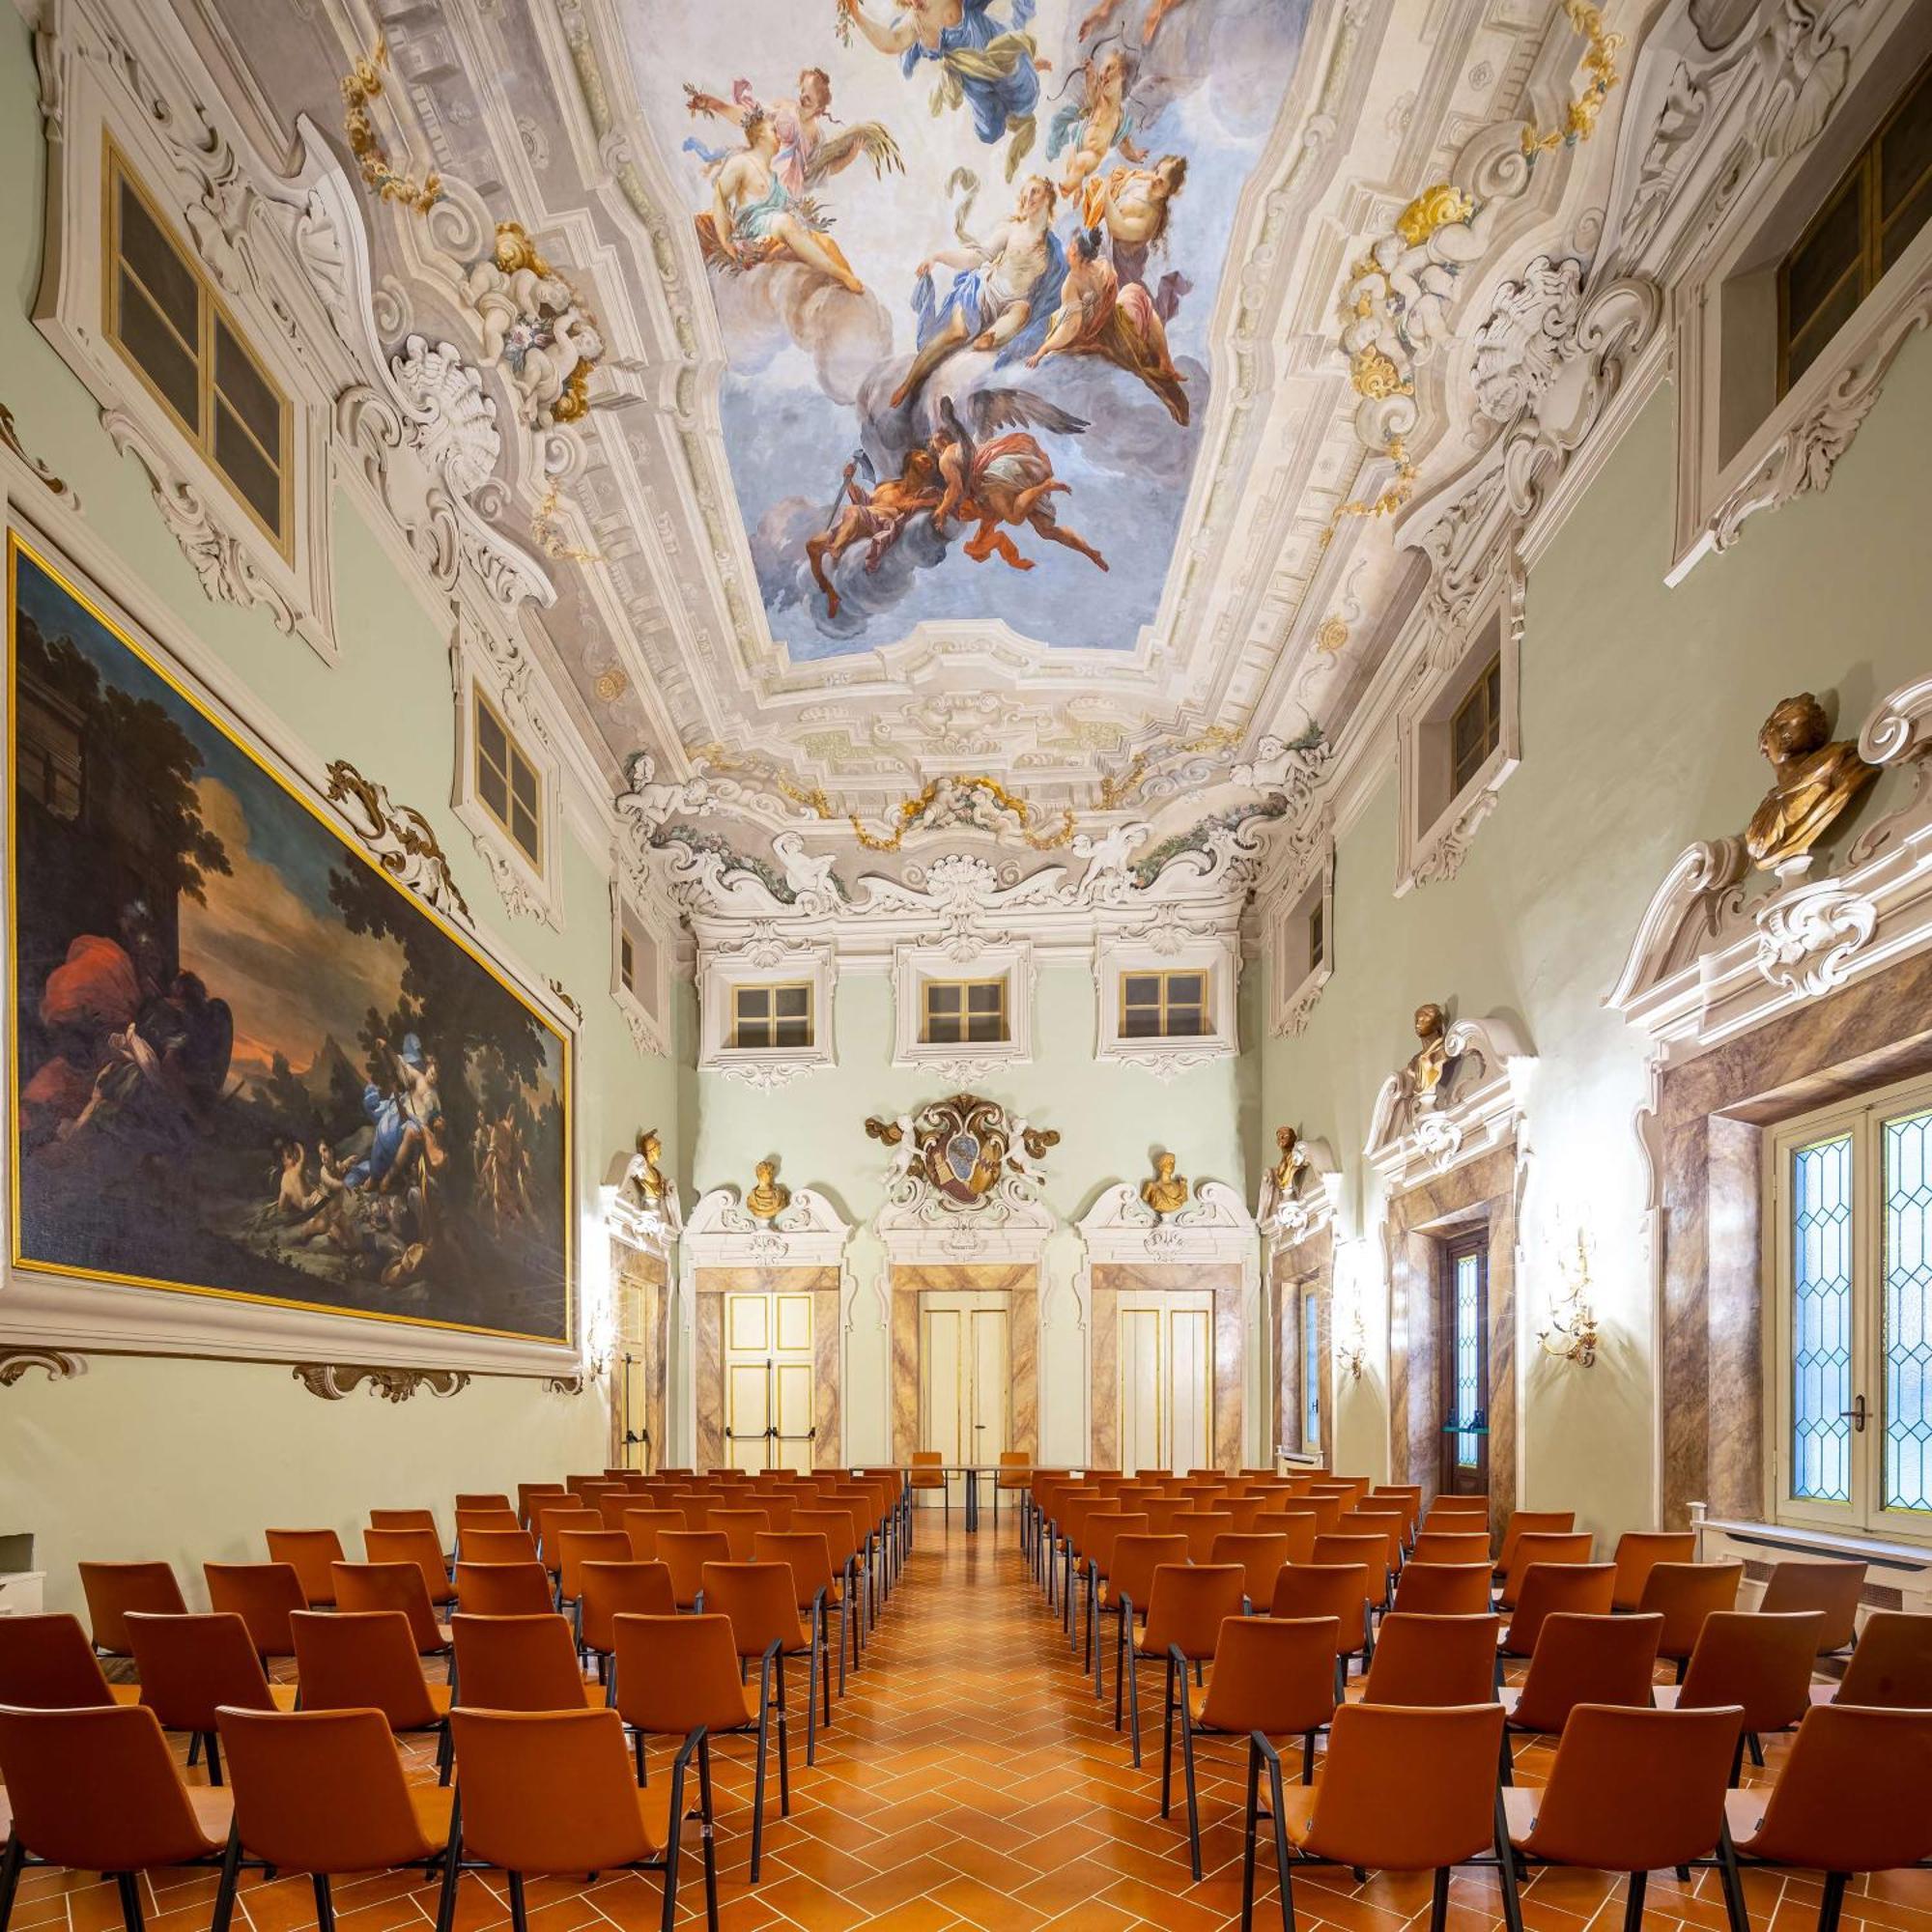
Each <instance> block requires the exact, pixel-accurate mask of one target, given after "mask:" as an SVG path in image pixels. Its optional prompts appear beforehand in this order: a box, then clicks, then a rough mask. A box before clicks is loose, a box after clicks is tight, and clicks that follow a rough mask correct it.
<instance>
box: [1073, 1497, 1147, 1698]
mask: <svg viewBox="0 0 1932 1932" xmlns="http://www.w3.org/2000/svg"><path fill="white" fill-rule="evenodd" d="M1148 1527H1149V1525H1148V1517H1147V1512H1146V1511H1145V1510H1130V1509H1125V1508H1117V1509H1102V1510H1095V1511H1094V1513H1093V1515H1091V1516H1090V1517H1089V1518H1088V1519H1087V1526H1086V1529H1085V1531H1084V1532H1083V1547H1082V1548H1081V1551H1080V1557H1079V1562H1078V1564H1077V1566H1076V1575H1077V1576H1079V1577H1081V1578H1082V1579H1083V1581H1084V1587H1083V1588H1082V1591H1081V1595H1082V1596H1083V1597H1085V1599H1086V1601H1087V1649H1086V1653H1085V1655H1086V1665H1085V1667H1086V1668H1087V1669H1089V1670H1091V1669H1093V1668H1094V1653H1095V1651H1096V1650H1097V1649H1098V1648H1099V1643H1100V1620H1099V1616H1098V1613H1097V1611H1096V1608H1095V1605H1096V1604H1097V1602H1098V1600H1099V1595H1100V1581H1101V1579H1102V1578H1103V1577H1105V1576H1106V1575H1107V1573H1108V1572H1109V1571H1110V1570H1112V1568H1113V1567H1114V1546H1115V1545H1116V1544H1117V1543H1118V1542H1119V1541H1120V1540H1121V1538H1122V1537H1123V1536H1145V1535H1147V1534H1148ZM1073 1648H1074V1649H1075V1650H1078V1649H1079V1648H1080V1619H1079V1617H1078V1616H1077V1615H1076V1616H1075V1617H1074V1619H1073ZM1098 1694H1099V1692H1098V1691H1095V1692H1094V1695H1095V1696H1097V1695H1098Z"/></svg>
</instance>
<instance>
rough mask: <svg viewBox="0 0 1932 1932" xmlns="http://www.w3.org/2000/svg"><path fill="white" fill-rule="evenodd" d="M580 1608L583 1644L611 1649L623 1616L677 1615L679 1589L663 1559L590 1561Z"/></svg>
mask: <svg viewBox="0 0 1932 1932" xmlns="http://www.w3.org/2000/svg"><path fill="white" fill-rule="evenodd" d="M582 1579H583V1596H582V1608H581V1612H580V1617H581V1630H582V1639H583V1647H584V1648H585V1649H586V1650H600V1651H608V1650H610V1649H611V1646H612V1645H613V1644H614V1643H615V1642H616V1635H617V1633H616V1623H615V1620H616V1618H618V1617H619V1616H640V1617H674V1616H675V1615H676V1614H677V1592H676V1591H675V1590H673V1589H672V1588H671V1586H670V1572H669V1571H668V1569H667V1568H666V1567H665V1566H664V1565H663V1564H662V1563H635V1562H631V1561H629V1560H628V1559H627V1560H626V1561H624V1562H622V1563H586V1564H585V1565H584V1566H583V1569H582Z"/></svg>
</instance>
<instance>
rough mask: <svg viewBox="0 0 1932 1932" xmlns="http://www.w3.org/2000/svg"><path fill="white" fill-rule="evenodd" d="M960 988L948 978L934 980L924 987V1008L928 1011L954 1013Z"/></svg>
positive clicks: (957, 1004) (957, 1006)
mask: <svg viewBox="0 0 1932 1932" xmlns="http://www.w3.org/2000/svg"><path fill="white" fill-rule="evenodd" d="M959 993H960V988H959V987H958V986H956V985H954V984H953V983H952V981H950V980H934V981H932V982H931V983H929V984H928V985H927V986H926V989H925V1009H926V1011H927V1012H929V1013H956V1012H957V1011H958V1010H959Z"/></svg>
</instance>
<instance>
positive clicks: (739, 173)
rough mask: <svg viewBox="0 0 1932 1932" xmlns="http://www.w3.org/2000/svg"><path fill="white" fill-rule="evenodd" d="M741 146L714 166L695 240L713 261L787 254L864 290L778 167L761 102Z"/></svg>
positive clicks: (756, 260)
mask: <svg viewBox="0 0 1932 1932" xmlns="http://www.w3.org/2000/svg"><path fill="white" fill-rule="evenodd" d="M744 128H745V146H744V147H743V149H742V150H740V152H739V153H737V154H735V155H733V156H730V158H729V159H727V160H726V161H725V163H724V164H723V165H722V166H721V167H720V168H719V170H718V173H717V175H716V176H715V177H714V178H713V181H712V184H711V195H712V205H711V212H710V213H708V214H700V215H699V216H698V217H697V240H698V245H699V246H700V247H701V248H702V249H703V251H704V259H705V260H706V261H707V262H709V263H711V264H712V265H713V266H715V267H725V266H728V267H730V268H734V269H753V268H757V267H758V266H760V265H761V264H763V263H766V262H777V261H781V260H783V259H784V258H785V257H786V256H790V257H791V259H792V260H793V261H795V262H797V263H799V264H800V265H801V266H802V267H804V268H807V269H810V270H813V272H814V273H817V274H821V275H829V276H830V277H831V278H832V280H834V281H835V282H837V283H838V285H839V287H840V288H842V289H845V290H847V291H849V292H850V293H851V294H853V295H855V296H857V295H864V294H865V292H866V286H865V284H864V283H863V282H862V281H860V279H859V277H858V276H857V275H855V274H854V273H853V272H852V267H851V264H850V263H848V262H847V261H846V259H845V257H844V255H843V253H842V252H841V251H840V249H839V246H838V242H836V241H833V240H832V238H831V237H830V236H829V235H827V234H825V232H824V231H823V229H822V228H820V227H818V226H817V225H816V224H817V222H818V221H819V220H820V216H819V214H818V212H817V210H816V209H815V208H814V207H813V206H812V204H811V203H810V201H809V200H806V199H803V198H801V197H798V196H794V195H793V193H792V192H791V190H790V189H789V188H787V187H786V186H785V185H784V182H783V180H782V178H781V175H780V173H779V168H778V156H779V130H778V126H777V124H776V123H775V122H774V121H773V120H772V118H771V116H770V115H769V114H767V113H766V112H765V111H764V109H763V108H761V107H753V108H751V109H750V110H749V111H748V112H747V113H746V116H745V122H744Z"/></svg>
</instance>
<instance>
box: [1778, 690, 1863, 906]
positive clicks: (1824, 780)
mask: <svg viewBox="0 0 1932 1932" xmlns="http://www.w3.org/2000/svg"><path fill="white" fill-rule="evenodd" d="M1757 748H1758V750H1759V751H1760V752H1762V753H1764V755H1765V757H1766V758H1767V759H1768V760H1769V761H1770V764H1771V769H1772V771H1773V773H1774V774H1775V775H1776V780H1777V782H1776V784H1774V785H1773V786H1772V788H1771V789H1770V790H1769V791H1768V792H1766V793H1765V795H1764V800H1763V802H1762V803H1761V804H1760V805H1759V807H1758V809H1757V810H1755V811H1754V812H1752V813H1751V821H1750V825H1749V827H1748V828H1747V831H1746V833H1745V850H1746V851H1747V852H1748V853H1749V854H1750V855H1751V858H1752V859H1753V860H1754V861H1755V862H1756V864H1757V865H1758V867H1760V868H1762V869H1766V870H1768V869H1770V868H1771V867H1775V866H1781V865H1783V864H1784V863H1785V862H1786V861H1787V860H1791V859H1799V858H1803V857H1804V854H1805V853H1807V852H1809V851H1810V849H1811V848H1812V846H1813V845H1815V844H1816V843H1817V842H1818V840H1819V839H1820V838H1823V837H1824V836H1825V834H1826V833H1827V832H1829V831H1830V830H1831V829H1832V827H1833V825H1834V824H1835V823H1836V822H1837V820H1838V819H1839V818H1840V817H1841V816H1842V815H1843V813H1844V812H1845V811H1846V810H1848V809H1849V807H1850V806H1851V804H1852V801H1853V800H1854V799H1856V798H1857V797H1858V795H1859V794H1860V792H1861V791H1863V790H1864V788H1865V786H1866V785H1868V784H1870V783H1871V781H1872V780H1873V779H1875V778H1877V776H1878V767H1877V766H1876V765H1868V764H1866V763H1865V761H1864V759H1862V758H1861V757H1860V756H1859V748H1858V747H1857V745H1855V744H1854V743H1853V742H1852V741H1851V740H1850V739H1849V738H1839V739H1836V740H1833V737H1832V727H1831V724H1830V722H1829V721H1828V720H1827V718H1826V716H1825V707H1824V706H1823V705H1822V704H1820V703H1819V702H1818V700H1817V698H1816V697H1814V696H1812V695H1811V693H1810V692H1808V691H1802V692H1800V693H1799V694H1798V696H1796V697H1787V698H1785V699H1783V700H1782V702H1780V703H1779V704H1778V705H1777V707H1776V709H1775V710H1774V711H1773V712H1772V714H1771V716H1770V717H1769V718H1767V719H1766V720H1765V721H1764V727H1763V729H1761V730H1760V731H1759V732H1758V734H1757Z"/></svg>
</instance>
